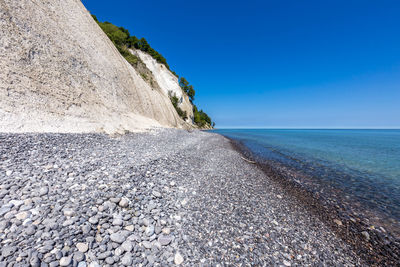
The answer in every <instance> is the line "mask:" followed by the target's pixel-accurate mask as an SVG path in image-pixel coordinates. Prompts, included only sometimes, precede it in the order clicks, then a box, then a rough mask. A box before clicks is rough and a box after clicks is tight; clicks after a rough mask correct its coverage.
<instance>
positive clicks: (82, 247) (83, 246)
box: [76, 243, 89, 253]
mask: <svg viewBox="0 0 400 267" xmlns="http://www.w3.org/2000/svg"><path fill="white" fill-rule="evenodd" d="M76 248H77V249H78V250H79V251H80V252H82V253H85V252H86V251H88V249H89V246H88V244H87V243H77V244H76Z"/></svg>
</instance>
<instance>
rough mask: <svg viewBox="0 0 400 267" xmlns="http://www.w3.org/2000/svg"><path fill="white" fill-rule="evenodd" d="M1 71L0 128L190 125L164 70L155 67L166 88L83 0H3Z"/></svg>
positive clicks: (133, 128)
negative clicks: (129, 57)
mask: <svg viewBox="0 0 400 267" xmlns="http://www.w3.org/2000/svg"><path fill="white" fill-rule="evenodd" d="M142 56H143V57H145V55H141V57H142ZM145 63H146V61H145ZM146 65H147V63H146ZM148 67H149V69H150V70H152V69H151V66H148ZM157 68H159V66H158V67H157ZM157 68H156V69H157ZM164 68H165V67H164ZM0 69H1V71H0V131H10V132H27V131H28V132H37V131H39V132H44V131H51V132H89V131H105V132H108V133H113V132H123V131H126V130H129V131H136V130H143V129H146V128H149V127H159V126H166V127H183V126H184V125H186V126H187V123H184V122H183V120H182V119H180V118H179V116H178V114H177V113H176V111H175V109H174V107H173V106H172V104H171V101H170V99H169V97H168V94H166V91H168V90H169V89H165V88H167V87H165V88H164V87H162V85H163V84H164V83H163V82H161V81H163V79H164V74H160V75H162V76H160V77H159V76H158V73H154V78H155V79H156V81H157V83H159V84H160V87H161V88H158V89H154V88H152V86H150V85H149V83H148V82H146V81H145V80H143V78H142V77H141V75H139V73H138V72H137V71H136V70H135V69H134V68H133V67H132V66H131V65H130V64H129V63H127V62H126V61H125V59H124V58H123V57H122V56H121V55H120V54H119V52H118V50H117V49H116V48H115V47H114V45H113V43H112V42H111V41H110V40H109V39H108V37H107V36H106V35H105V34H104V33H103V31H102V30H101V29H100V28H99V26H98V25H97V24H96V22H95V21H94V20H93V19H92V17H91V16H90V14H89V13H88V12H87V10H86V9H85V7H84V6H83V5H82V3H81V1H80V0H63V1H47V0H36V1H32V0H18V1H15V0H0ZM176 82H177V81H175V83H176ZM168 86H169V85H168ZM178 86H179V85H178ZM168 88H170V87H168ZM175 89H177V88H176V87H175ZM179 89H180V88H179ZM181 92H182V91H181ZM183 98H184V96H183ZM185 101H186V102H187V101H188V100H185ZM189 104H190V103H189ZM185 108H186V109H187V110H191V107H189V106H187V105H186V104H185Z"/></svg>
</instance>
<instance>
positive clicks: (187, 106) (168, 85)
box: [132, 50, 193, 123]
mask: <svg viewBox="0 0 400 267" xmlns="http://www.w3.org/2000/svg"><path fill="white" fill-rule="evenodd" d="M132 53H133V54H135V55H137V56H138V57H139V58H140V59H141V60H142V61H143V63H144V64H145V65H146V67H147V68H148V69H149V70H150V71H151V72H152V74H153V76H154V79H155V81H156V82H157V84H158V85H159V87H160V89H161V91H162V93H163V94H164V95H165V96H169V94H170V93H171V94H172V95H176V96H177V97H178V98H179V107H180V108H181V109H182V110H183V111H186V113H187V116H188V118H187V120H186V121H187V122H188V123H191V122H192V120H193V106H192V104H191V103H190V101H189V97H188V96H187V94H185V93H184V92H183V91H182V88H181V87H180V86H179V81H178V77H176V76H175V75H174V74H173V73H172V72H171V71H169V70H168V69H167V68H166V67H165V66H164V65H163V64H160V63H158V62H157V61H156V60H155V59H154V58H152V57H151V56H150V55H148V54H146V53H145V52H142V51H140V50H132Z"/></svg>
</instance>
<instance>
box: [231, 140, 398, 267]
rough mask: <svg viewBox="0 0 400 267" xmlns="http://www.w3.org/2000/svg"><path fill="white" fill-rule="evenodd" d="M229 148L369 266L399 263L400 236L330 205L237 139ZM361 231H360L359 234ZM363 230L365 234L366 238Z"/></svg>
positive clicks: (337, 206)
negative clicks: (380, 229)
mask: <svg viewBox="0 0 400 267" xmlns="http://www.w3.org/2000/svg"><path fill="white" fill-rule="evenodd" d="M226 138H227V139H229V140H230V142H231V144H232V147H233V148H234V149H235V150H236V151H238V152H239V153H240V154H242V155H243V156H244V157H245V158H247V159H248V160H249V161H250V162H251V163H254V164H255V165H257V166H258V168H260V169H261V170H262V171H263V172H264V173H265V174H266V175H267V177H269V178H271V179H273V180H274V181H275V182H276V183H277V184H278V185H279V186H281V187H282V188H283V189H284V190H285V191H286V192H288V194H291V195H293V196H295V197H296V199H298V200H299V201H300V202H301V203H302V204H303V205H304V207H305V208H306V209H307V210H309V211H310V212H311V213H312V214H313V215H314V216H317V217H318V218H320V219H321V220H322V221H323V222H324V223H325V224H326V225H328V226H329V227H330V228H331V229H332V231H333V232H334V233H335V234H337V235H338V236H339V237H340V238H341V239H342V240H344V241H345V242H347V243H348V244H350V245H351V246H352V247H353V248H354V250H355V251H356V252H357V253H358V254H359V255H362V257H363V258H364V259H365V260H366V261H367V262H368V264H371V265H372V266H375V265H376V266H395V265H397V264H399V262H400V239H398V238H397V239H396V238H395V237H394V236H392V235H390V233H387V234H385V233H384V232H382V231H380V232H378V231H373V229H370V228H369V227H368V225H366V224H365V223H364V222H363V221H362V219H363V218H358V217H357V216H354V215H353V214H352V217H354V218H356V219H357V220H354V218H352V217H349V214H348V212H347V211H344V210H343V208H342V207H340V206H339V205H336V206H333V205H329V204H328V203H326V201H325V202H324V200H323V199H322V198H321V197H320V196H317V195H316V194H315V193H313V192H311V191H310V190H308V189H307V188H305V187H304V186H302V185H301V184H300V182H298V181H294V179H293V178H290V177H289V175H288V174H287V173H286V174H285V171H284V170H277V168H274V166H273V163H272V162H271V163H269V162H268V161H266V160H262V159H261V157H257V156H255V155H254V153H252V152H251V151H250V149H248V148H247V147H246V146H245V145H243V144H242V143H241V142H240V141H237V140H234V139H231V138H228V137H226ZM363 232H364V233H363ZM365 232H366V233H367V234H368V235H367V236H368V237H366V236H365Z"/></svg>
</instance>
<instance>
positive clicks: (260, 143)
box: [214, 129, 400, 222]
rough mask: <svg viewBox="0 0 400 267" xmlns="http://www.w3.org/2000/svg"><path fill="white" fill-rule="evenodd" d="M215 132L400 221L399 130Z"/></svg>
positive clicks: (243, 130) (258, 130) (258, 155)
mask: <svg viewBox="0 0 400 267" xmlns="http://www.w3.org/2000/svg"><path fill="white" fill-rule="evenodd" d="M214 132H217V133H220V134H222V135H225V136H226V137H229V138H231V139H234V140H238V141H240V142H241V143H242V144H244V145H245V146H246V147H247V148H249V149H250V151H251V152H252V153H254V155H256V156H257V157H259V158H261V159H265V160H268V161H269V162H270V163H271V162H276V163H279V164H281V165H286V166H288V167H290V168H291V169H292V170H297V171H299V172H301V173H303V174H306V175H308V176H309V177H311V179H313V180H314V181H315V184H316V185H318V188H319V189H318V190H321V188H323V187H324V186H326V187H329V188H336V189H338V190H340V192H343V194H347V195H348V197H350V198H351V199H352V201H355V202H357V203H359V205H362V206H363V207H364V208H366V209H369V210H371V211H376V212H379V213H380V214H383V215H385V216H387V217H389V218H392V219H393V221H394V222H400V130H292V129H290V130H278V129H276V130H275V129H274V130H272V129H248V130H247V129H221V130H215V131H214ZM308 186H310V185H308ZM311 186H312V185H311ZM309 189H310V190H313V188H309Z"/></svg>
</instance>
